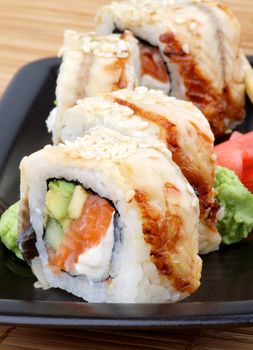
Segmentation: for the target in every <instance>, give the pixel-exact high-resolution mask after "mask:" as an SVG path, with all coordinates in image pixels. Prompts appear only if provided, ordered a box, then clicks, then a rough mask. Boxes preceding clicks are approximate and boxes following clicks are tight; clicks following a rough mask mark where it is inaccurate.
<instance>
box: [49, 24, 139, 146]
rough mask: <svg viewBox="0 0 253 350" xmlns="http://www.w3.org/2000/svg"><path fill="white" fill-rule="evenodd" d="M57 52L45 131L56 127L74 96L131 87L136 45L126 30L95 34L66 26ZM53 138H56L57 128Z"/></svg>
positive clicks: (73, 100) (135, 68) (93, 94)
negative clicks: (58, 59)
mask: <svg viewBox="0 0 253 350" xmlns="http://www.w3.org/2000/svg"><path fill="white" fill-rule="evenodd" d="M60 55H61V56H62V64H61V66H60V71H59V75H58V79H57V86H56V103H57V107H56V108H55V109H54V110H53V111H52V112H51V114H50V117H49V119H48V121H47V125H48V129H49V131H53V130H57V129H58V128H59V127H60V125H61V118H62V115H63V113H64V111H65V110H66V109H67V108H70V107H72V106H74V105H75V103H76V101H77V100H78V99H80V98H84V97H87V96H88V97H89V96H95V95H97V94H99V93H105V92H110V91H113V90H118V89H122V88H133V87H134V85H135V83H136V81H137V79H138V78H137V76H138V71H139V66H138V65H139V48H138V45H137V41H136V39H135V38H134V37H133V35H132V34H131V33H130V32H124V33H122V34H112V35H107V36H98V35H95V34H94V33H78V32H75V31H70V30H67V31H66V32H65V34H64V45H63V47H62V49H61V50H60ZM54 138H55V139H54V141H55V142H57V140H58V135H57V132H54Z"/></svg>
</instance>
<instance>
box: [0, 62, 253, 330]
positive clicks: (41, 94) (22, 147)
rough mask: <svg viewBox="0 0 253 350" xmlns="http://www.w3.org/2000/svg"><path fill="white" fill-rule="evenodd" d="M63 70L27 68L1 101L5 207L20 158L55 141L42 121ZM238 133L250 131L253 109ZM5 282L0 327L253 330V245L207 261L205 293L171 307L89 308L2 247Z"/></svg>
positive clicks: (14, 195)
mask: <svg viewBox="0 0 253 350" xmlns="http://www.w3.org/2000/svg"><path fill="white" fill-rule="evenodd" d="M59 63H60V62H59V60H58V59H56V58H49V59H43V60H40V61H36V62H33V63H31V64H29V65H27V66H25V67H24V68H22V69H21V70H20V71H19V72H18V73H17V75H16V76H15V77H14V78H13V80H12V82H11V84H10V86H9V87H8V89H7V90H6V92H5V94H4V96H3V98H2V100H1V103H0V145H1V148H0V149H1V153H0V169H1V173H0V198H2V199H3V200H4V201H6V202H7V203H13V202H14V201H16V200H17V199H18V196H19V172H18V165H19V162H20V160H21V158H22V157H23V156H25V155H28V154H30V153H32V152H33V151H35V150H37V149H39V148H41V147H42V146H43V145H45V144H46V143H49V142H50V136H49V135H48V134H47V131H46V127H45V119H46V117H47V116H48V113H49V111H50V110H51V108H52V107H53V101H54V99H55V96H54V91H55V83H56V76H57V71H58V67H59ZM240 130H242V131H249V130H253V107H252V106H250V105H249V104H248V107H247V117H246V119H245V122H244V124H243V125H242V126H241V127H240ZM34 176H36V174H34ZM0 204H1V203H0ZM3 206H4V204H3ZM0 281H1V282H0V323H9V324H37V325H57V326H58V325H61V326H72V327H82V326H107V327H111V326H118V327H125V326H128V327H132V326H139V327H166V326H197V325H221V324H222V325H224V324H243V323H253V283H252V281H253V238H252V239H249V240H247V241H245V242H243V243H241V244H237V245H234V246H230V247H222V248H221V250H220V251H219V252H215V253H211V254H209V255H208V256H205V257H204V269H203V277H202V285H201V287H200V288H199V290H198V291H197V292H196V293H195V294H193V295H192V296H191V297H190V298H188V299H186V300H185V301H183V302H180V303H178V304H174V305H170V304H157V305H154V304H153V305H152V304H146V305H145V304H125V305H124V304H88V303H85V302H83V301H82V300H81V299H79V298H76V297H74V296H72V295H70V294H67V293H65V292H63V291H61V290H57V289H54V290H53V289H51V290H48V291H42V290H38V289H35V288H34V287H33V283H34V281H35V280H34V277H33V276H32V274H31V272H30V270H29V268H28V267H27V266H26V265H25V263H22V262H20V261H19V260H18V259H17V258H16V257H15V256H14V255H13V254H12V253H11V252H10V251H8V250H7V249H6V248H5V247H4V246H3V245H2V244H0Z"/></svg>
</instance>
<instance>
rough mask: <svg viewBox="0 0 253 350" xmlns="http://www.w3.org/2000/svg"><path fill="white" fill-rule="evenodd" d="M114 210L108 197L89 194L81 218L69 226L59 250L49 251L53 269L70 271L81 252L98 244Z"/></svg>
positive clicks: (107, 227) (50, 263)
mask: <svg viewBox="0 0 253 350" xmlns="http://www.w3.org/2000/svg"><path fill="white" fill-rule="evenodd" d="M113 212H114V208H113V207H112V206H111V205H110V204H109V202H108V201H107V200H106V199H104V198H101V197H99V196H98V195H94V194H89V196H88V198H87V200H86V202H85V204H84V206H83V209H82V213H81V216H80V218H79V219H77V220H75V221H74V222H73V223H72V224H71V225H70V226H69V228H68V230H67V232H66V233H65V235H64V238H63V241H62V243H61V246H60V247H59V249H58V250H57V252H53V251H50V252H49V265H50V266H51V267H52V269H53V271H55V272H59V271H60V270H65V271H67V272H70V271H71V270H72V268H73V267H74V264H76V263H77V261H78V257H79V255H80V254H82V253H83V252H84V251H86V250H87V249H89V248H92V247H94V246H96V245H98V244H99V243H100V242H101V240H102V239H103V237H104V236H105V235H106V233H107V231H108V229H109V226H110V223H111V220H112V215H113Z"/></svg>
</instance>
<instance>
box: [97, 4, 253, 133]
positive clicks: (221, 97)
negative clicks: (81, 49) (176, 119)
mask: <svg viewBox="0 0 253 350" xmlns="http://www.w3.org/2000/svg"><path fill="white" fill-rule="evenodd" d="M125 29H128V30H130V31H131V32H132V33H133V34H134V36H135V37H136V38H137V39H138V40H139V47H140V62H141V64H140V66H141V70H140V71H141V77H140V84H142V85H145V84H146V81H147V79H146V75H147V72H149V74H150V75H152V76H154V77H156V78H157V72H159V70H154V69H153V66H154V62H157V61H159V62H161V61H163V62H164V65H165V67H166V69H165V70H162V71H161V72H163V73H162V74H161V82H162V81H168V82H170V91H169V94H170V95H172V96H175V97H177V98H179V99H183V100H189V101H192V102H193V103H194V104H195V105H196V106H197V107H198V108H200V110H201V111H202V112H203V114H204V115H205V116H206V118H207V119H208V120H209V122H210V125H211V128H212V130H213V132H214V135H215V136H216V137H219V136H222V135H223V134H224V133H226V132H229V130H230V129H231V128H234V127H235V126H236V125H237V124H239V123H241V122H242V120H243V117H244V114H245V112H244V99H245V83H246V87H247V90H248V92H249V95H250V96H253V95H252V86H253V83H252V75H251V79H250V83H249V82H248V80H249V78H250V74H247V72H246V71H247V65H245V56H244V54H243V52H242V50H241V49H240V25H239V22H238V20H237V18H236V17H235V15H234V14H233V13H232V11H231V10H230V9H229V8H228V7H226V6H224V5H221V4H219V3H217V2H214V1H212V0H198V1H196V0H127V1H123V2H113V3H112V4H110V5H105V6H104V7H103V8H102V9H101V10H100V11H99V13H98V15H97V32H98V33H104V34H110V33H112V32H121V31H124V30H125ZM154 51H155V55H154V54H153V52H154ZM156 85H157V84H154V85H153V86H152V81H151V79H149V85H148V87H150V88H156Z"/></svg>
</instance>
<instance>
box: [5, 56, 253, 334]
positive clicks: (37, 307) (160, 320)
mask: <svg viewBox="0 0 253 350" xmlns="http://www.w3.org/2000/svg"><path fill="white" fill-rule="evenodd" d="M248 59H249V61H250V62H251V64H253V56H248ZM59 63H60V60H59V58H57V57H50V58H42V59H39V60H36V61H32V62H30V63H28V64H26V65H25V66H23V67H21V68H20V69H19V70H18V72H17V73H16V74H15V75H14V77H13V78H12V80H11V82H10V83H9V85H8V87H7V88H6V90H5V92H4V93H3V95H2V97H1V101H0V114H1V111H2V110H4V108H6V106H8V105H9V103H10V100H11V99H13V94H14V96H16V95H17V93H20V89H18V88H17V85H19V83H17V82H19V81H23V80H24V79H27V77H30V76H31V75H32V76H33V77H34V73H33V74H31V72H34V67H40V69H41V70H42V71H43V72H45V73H47V74H48V72H49V71H50V69H53V68H56V67H57V66H58V65H59ZM29 74H30V75H29ZM44 79H45V77H43V76H42V77H41V78H40V79H38V80H37V81H35V82H34V91H35V93H36V89H37V90H38V89H39V87H40V86H41V85H42V84H43V82H44ZM28 80H29V78H28ZM23 90H24V94H25V90H26V89H23ZM26 100H27V99H26ZM28 102H29V99H28ZM24 108H28V107H27V106H24ZM14 112H15V111H13V112H12V114H15V113H14ZM1 119H4V118H1ZM15 121H16V123H17V124H15V123H13V124H12V126H13V125H14V126H15V127H14V128H13V130H11V135H12V137H10V142H9V143H8V144H5V145H4V151H3V150H2V151H1V153H4V157H2V156H1V155H0V169H1V167H2V165H3V163H4V161H5V159H6V157H7V156H8V152H9V150H10V149H11V147H12V142H13V141H14V139H15V136H16V134H17V132H18V130H19V129H20V127H21V125H22V123H23V121H24V120H18V118H17V117H16V119H15ZM9 127H10V126H9V125H8V123H4V122H0V140H1V135H2V134H6V133H7V129H8V128H9ZM11 141H12V142H11ZM0 145H1V147H2V144H1V141H0ZM101 305H102V306H103V308H104V309H105V311H106V310H107V309H110V307H118V309H119V311H120V314H119V316H118V317H117V318H115V317H113V318H112V317H110V316H108V314H106V312H105V313H104V315H100V316H98V315H97V316H96V315H92V314H91V315H87V313H86V314H85V313H82V314H80V310H81V312H82V310H92V309H96V308H97V307H98V306H101ZM164 305H166V306H167V308H169V313H167V314H166V313H165V314H164V313H163V312H162V313H159V314H157V310H158V309H159V307H160V308H161V307H162V308H165V309H166V307H165V306H164ZM63 306H64V307H63ZM77 306H78V308H77ZM178 306H179V307H178ZM62 307H63V308H62ZM143 307H144V308H146V309H150V311H151V312H150V313H148V314H149V316H147V315H146V316H145V317H144V316H140V315H139V316H138V314H136V310H138V308H143ZM175 308H176V309H177V310H178V309H182V310H183V311H184V312H183V313H181V314H177V315H176V314H175V313H174V314H173V312H174V309H175ZM62 309H63V310H62ZM27 310H28V311H27ZM31 310H32V312H31ZM49 310H51V311H50V312H51V314H50V313H49ZM126 310H127V312H125V311H126ZM152 310H153V312H152ZM63 311H64V312H63ZM154 311H156V313H154ZM124 312H125V313H124ZM0 324H10V325H37V326H46V325H48V326H56V327H75V328H78V327H81V328H82V327H110V328H111V327H121V328H129V327H130V328H131V327H135V328H136V327H137V328H168V327H195V326H214V325H215V326H218V325H242V324H253V299H251V300H242V301H224V302H216V301H213V302H187V301H186V302H183V303H177V304H109V303H103V304H93V303H86V302H81V301H80V302H75V301H66V302H65V301H41V300H22V299H20V300H18V299H0Z"/></svg>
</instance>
